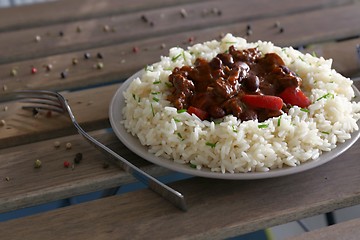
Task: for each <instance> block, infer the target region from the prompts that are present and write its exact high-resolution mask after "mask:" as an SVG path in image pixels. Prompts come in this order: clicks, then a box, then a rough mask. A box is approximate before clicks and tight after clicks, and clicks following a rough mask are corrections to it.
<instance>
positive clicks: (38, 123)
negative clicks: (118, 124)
mask: <svg viewBox="0 0 360 240" xmlns="http://www.w3.org/2000/svg"><path fill="white" fill-rule="evenodd" d="M118 87H119V85H110V86H105V87H99V88H94V89H88V90H86V91H79V92H71V93H64V97H65V98H67V99H68V102H69V104H70V105H71V108H72V110H73V113H74V115H75V117H76V119H77V121H78V122H79V124H80V125H81V126H82V127H83V128H84V129H85V130H88V131H89V130H95V129H101V128H106V127H109V125H110V124H109V122H108V112H109V107H108V106H109V105H110V101H111V98H112V96H113V95H114V93H115V91H116V90H117V88H118ZM22 105H24V104H23V103H20V102H6V103H2V104H1V106H0V109H1V112H0V114H1V115H0V117H1V119H2V120H5V126H2V127H0V148H6V147H9V146H15V145H19V144H24V143H29V142H34V141H39V140H43V139H49V138H53V137H58V136H65V135H67V134H72V133H75V130H76V129H75V127H74V126H73V125H72V123H71V121H70V118H69V117H68V116H67V115H66V114H56V113H52V115H51V116H50V117H49V115H47V114H48V113H46V112H40V113H39V114H37V115H36V116H34V114H33V112H32V111H26V110H23V109H22V108H21V107H22ZM5 108H6V111H4V109H5ZM94 113H96V114H94Z"/></svg>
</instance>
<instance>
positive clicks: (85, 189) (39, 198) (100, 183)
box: [0, 130, 169, 212]
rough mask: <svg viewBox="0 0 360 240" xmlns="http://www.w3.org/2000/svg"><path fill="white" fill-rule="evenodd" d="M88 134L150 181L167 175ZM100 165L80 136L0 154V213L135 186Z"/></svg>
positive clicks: (105, 137) (109, 139)
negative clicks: (37, 163)
mask: <svg viewBox="0 0 360 240" xmlns="http://www.w3.org/2000/svg"><path fill="white" fill-rule="evenodd" d="M90 134H91V135H92V136H93V137H94V138H96V139H98V140H99V141H100V142H102V143H104V144H105V145H107V146H109V147H110V148H111V149H113V150H114V151H115V152H117V153H118V154H119V155H121V156H123V157H125V158H126V159H128V160H129V161H131V162H132V163H134V164H135V165H137V166H139V167H141V168H142V169H144V170H145V171H147V172H149V173H150V174H151V175H153V176H160V175H164V174H166V173H169V171H168V170H166V169H163V168H160V167H156V166H154V165H151V164H149V163H148V162H147V161H144V160H142V159H141V158H139V157H138V156H137V155H135V154H133V153H132V152H130V151H129V150H128V149H127V148H126V147H125V146H124V145H122V144H121V143H120V141H119V140H118V138H117V137H116V136H115V134H113V133H112V132H110V131H106V130H100V131H96V132H91V133H90ZM55 141H58V142H59V143H60V147H58V148H56V147H55V146H54V142H55ZM67 143H71V145H72V147H71V149H67V148H66V144H67ZM77 153H82V155H83V159H82V160H81V162H80V163H79V164H74V158H75V155H76V154H77ZM37 159H39V160H40V161H41V168H34V163H35V161H36V160H37ZM64 161H68V162H70V163H71V165H73V164H74V168H72V166H70V167H69V168H65V167H64V165H63V164H64ZM105 161H106V158H105V156H104V155H103V154H102V153H100V152H99V151H98V150H96V149H95V148H94V147H93V146H92V145H90V144H89V143H88V142H87V141H86V140H85V139H84V138H82V137H81V136H80V135H72V136H67V137H63V138H57V139H55V138H54V139H51V140H47V141H42V142H37V143H31V144H28V145H22V146H18V147H14V148H7V149H3V150H0V212H6V211H11V210H15V209H19V208H23V207H29V206H35V205H37V204H42V203H48V202H51V201H55V200H59V199H64V198H68V197H73V196H76V195H81V194H86V193H90V192H95V191H99V190H104V189H107V188H112V187H116V186H121V185H124V184H127V183H130V182H133V181H134V178H133V177H132V176H131V175H129V174H127V173H125V172H124V171H123V170H122V169H121V168H120V167H118V166H116V165H113V164H110V165H109V167H108V168H106V169H104V168H103V164H104V162H105ZM6 179H8V180H6Z"/></svg>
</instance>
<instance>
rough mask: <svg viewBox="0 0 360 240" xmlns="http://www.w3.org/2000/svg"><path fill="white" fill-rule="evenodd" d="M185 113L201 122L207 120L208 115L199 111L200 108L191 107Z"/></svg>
mask: <svg viewBox="0 0 360 240" xmlns="http://www.w3.org/2000/svg"><path fill="white" fill-rule="evenodd" d="M187 112H188V113H189V114H195V115H196V116H198V118H200V119H201V120H205V119H207V118H208V116H209V114H208V113H207V112H206V111H204V110H202V109H200V108H196V107H193V106H190V107H189V108H188V109H187Z"/></svg>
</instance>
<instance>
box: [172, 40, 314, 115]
mask: <svg viewBox="0 0 360 240" xmlns="http://www.w3.org/2000/svg"><path fill="white" fill-rule="evenodd" d="M169 81H170V82H171V83H172V85H173V87H172V89H171V91H172V94H171V95H170V96H169V100H170V101H171V103H172V104H173V105H174V106H175V107H176V108H177V109H187V111H188V112H189V113H190V114H195V115H197V116H198V117H199V118H200V119H202V120H205V119H208V120H210V119H216V118H222V117H224V116H226V115H228V114H232V115H234V116H236V117H237V118H239V119H241V120H242V121H246V120H255V119H258V120H259V121H264V120H266V119H268V118H271V117H276V116H280V115H281V114H282V113H283V112H287V111H288V108H289V105H297V106H299V107H302V108H306V107H308V106H309V104H310V101H309V99H308V98H307V97H306V96H305V95H304V93H303V92H302V91H301V89H300V85H301V82H302V80H301V78H300V77H298V76H297V75H296V74H295V73H294V72H292V71H291V70H290V69H289V68H288V67H286V66H285V63H284V61H283V60H282V59H281V58H280V56H279V55H277V54H275V53H267V54H265V55H264V56H262V54H261V52H260V51H259V50H258V49H257V48H251V49H245V50H236V49H235V48H234V46H231V47H229V50H228V51H227V52H225V53H219V54H218V55H217V56H216V57H214V58H213V59H211V60H210V61H209V62H208V61H206V60H204V59H202V58H197V59H196V61H195V63H194V66H183V67H181V68H178V67H176V68H175V69H174V70H173V71H172V73H171V75H170V76H169Z"/></svg>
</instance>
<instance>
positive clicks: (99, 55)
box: [96, 53, 104, 59]
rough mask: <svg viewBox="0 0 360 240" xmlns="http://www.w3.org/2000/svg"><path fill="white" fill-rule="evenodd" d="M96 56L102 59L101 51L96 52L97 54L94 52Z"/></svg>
mask: <svg viewBox="0 0 360 240" xmlns="http://www.w3.org/2000/svg"><path fill="white" fill-rule="evenodd" d="M96 57H97V58H99V59H103V58H104V57H103V55H102V54H101V53H97V54H96Z"/></svg>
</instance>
